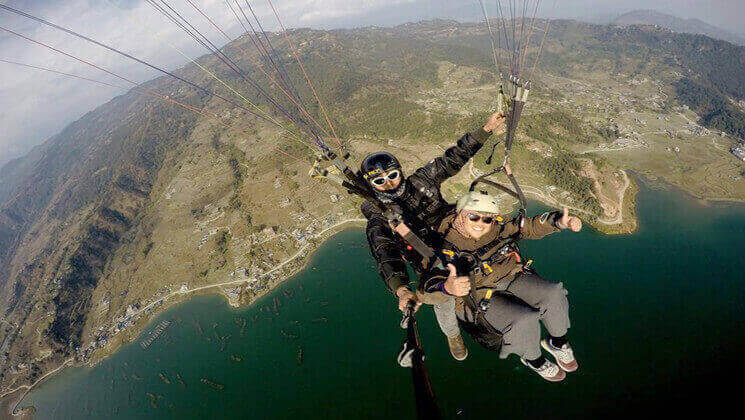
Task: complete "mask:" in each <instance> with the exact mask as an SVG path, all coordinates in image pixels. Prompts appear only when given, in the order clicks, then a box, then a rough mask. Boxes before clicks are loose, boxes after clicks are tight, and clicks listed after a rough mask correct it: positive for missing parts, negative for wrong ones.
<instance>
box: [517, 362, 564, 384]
mask: <svg viewBox="0 0 745 420" xmlns="http://www.w3.org/2000/svg"><path fill="white" fill-rule="evenodd" d="M520 361H521V362H523V364H524V365H525V366H527V367H529V368H531V369H532V370H534V371H535V372H536V373H537V374H539V375H541V378H543V379H545V380H547V381H549V382H560V381H562V380H564V378H566V376H567V373H566V372H564V371H563V370H561V368H560V367H559V366H557V365H556V364H555V363H554V362H552V361H550V360H548V359H546V361H545V362H543V364H542V365H541V366H539V367H537V368H536V367H533V365H531V364H530V363H528V361H527V360H525V359H523V358H522V357H521V358H520Z"/></svg>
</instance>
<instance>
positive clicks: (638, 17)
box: [611, 10, 745, 45]
mask: <svg viewBox="0 0 745 420" xmlns="http://www.w3.org/2000/svg"><path fill="white" fill-rule="evenodd" d="M611 23H612V24H614V25H658V26H662V27H663V28H667V29H670V30H671V31H675V32H681V33H689V34H700V35H706V36H709V37H712V38H716V39H722V40H725V41H728V42H731V43H733V44H738V45H745V37H742V36H739V35H735V34H733V33H731V32H729V31H726V30H724V29H721V28H718V27H716V26H714V25H710V24H708V23H706V22H704V21H702V20H701V19H695V18H693V19H682V18H679V17H676V16H672V15H669V14H666V13H661V12H658V11H655V10H633V11H631V12H628V13H624V14H622V15H621V16H618V17H616V18H615V19H613V21H612V22H611Z"/></svg>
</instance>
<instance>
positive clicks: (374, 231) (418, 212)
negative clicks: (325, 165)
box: [361, 113, 505, 360]
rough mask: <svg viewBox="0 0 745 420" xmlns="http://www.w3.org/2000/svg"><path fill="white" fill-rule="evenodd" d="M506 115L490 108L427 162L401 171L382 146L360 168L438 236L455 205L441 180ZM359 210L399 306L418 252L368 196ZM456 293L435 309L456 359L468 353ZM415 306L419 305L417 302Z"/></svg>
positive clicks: (419, 229) (384, 196)
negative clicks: (474, 126)
mask: <svg viewBox="0 0 745 420" xmlns="http://www.w3.org/2000/svg"><path fill="white" fill-rule="evenodd" d="M504 121H505V119H504V117H503V116H502V115H501V114H499V113H494V114H492V115H491V116H490V117H489V119H488V121H487V122H486V124H484V126H483V127H479V128H478V129H476V130H475V131H473V132H472V133H468V134H466V135H464V136H463V137H461V138H460V139H459V140H458V142H457V144H456V145H454V146H452V147H450V148H449V149H447V150H446V151H445V153H444V154H443V155H442V156H440V157H438V158H436V159H434V160H432V161H431V162H429V163H428V164H426V165H424V166H422V167H421V168H419V169H417V170H416V171H414V173H413V174H412V175H410V176H409V177H405V175H404V172H403V169H402V168H401V164H400V163H399V161H398V159H396V158H395V157H394V156H393V155H391V154H390V153H386V152H378V153H373V154H371V155H369V156H367V157H366V158H365V159H364V160H363V162H362V165H361V174H362V175H363V177H364V178H365V180H366V181H367V182H368V183H369V184H370V187H371V188H372V190H373V191H374V193H375V194H376V195H377V197H378V198H379V199H380V200H381V201H382V202H383V203H388V204H391V205H395V206H397V208H399V209H400V211H401V214H402V216H403V220H404V222H405V223H406V225H407V226H408V227H410V228H411V230H412V231H413V232H415V233H416V234H417V235H418V236H420V238H422V239H423V240H425V241H426V242H428V243H429V240H430V239H433V238H439V236H438V235H436V233H435V232H434V230H435V228H436V227H437V226H439V225H440V221H441V220H442V218H443V217H444V216H445V215H446V214H447V213H448V212H450V211H452V209H453V205H452V204H449V203H448V202H446V201H445V199H444V198H443V197H442V194H441V192H440V185H441V184H442V183H443V182H444V181H445V180H447V179H448V178H450V177H452V176H454V175H456V174H457V173H458V172H459V171H460V169H461V168H462V167H463V166H464V165H465V164H466V163H467V162H468V160H469V159H471V158H472V157H473V156H474V155H475V154H476V153H477V152H478V151H479V149H481V147H482V146H483V144H484V142H485V141H486V140H487V139H488V138H489V136H490V135H491V134H492V133H493V132H495V131H503V129H504V128H503V127H504ZM362 214H364V215H365V217H366V218H367V220H368V222H367V240H368V242H369V244H370V250H371V252H372V254H373V257H374V258H375V260H376V261H377V264H378V271H379V273H380V276H381V277H382V278H383V281H384V283H385V285H386V286H387V287H388V289H389V290H390V291H391V292H392V293H394V294H395V295H396V297H397V298H398V307H399V309H401V310H402V311H403V310H404V309H405V308H406V307H407V305H408V303H409V302H410V301H415V300H416V297H415V295H414V293H413V292H412V291H411V290H410V289H409V288H408V284H409V275H408V272H407V270H406V261H408V262H409V263H411V265H412V268H413V269H414V270H415V271H420V268H421V266H420V262H421V257H420V256H419V254H417V252H416V251H415V250H413V249H411V248H410V247H407V245H406V244H405V243H404V242H403V241H402V240H401V239H400V237H399V236H398V235H397V234H396V233H394V232H393V230H392V229H391V226H390V225H389V222H388V219H387V218H386V217H385V216H384V215H383V214H382V213H381V212H380V211H379V210H377V209H376V208H375V207H374V206H373V205H371V204H370V203H369V202H365V203H363V204H362ZM454 306H455V300H454V299H452V298H451V299H442V300H441V301H440V302H438V304H437V305H435V315H436V318H437V322H438V324H439V325H440V328H441V329H442V331H443V333H444V334H445V335H446V336H447V341H448V345H449V347H450V353H451V354H452V356H453V357H454V358H455V359H456V360H464V359H465V358H466V357H467V356H468V350H467V349H466V346H465V344H464V343H463V339H462V337H461V335H460V329H459V328H458V323H457V319H456V318H455V314H454ZM417 307H418V306H417Z"/></svg>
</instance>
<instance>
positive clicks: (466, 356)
mask: <svg viewBox="0 0 745 420" xmlns="http://www.w3.org/2000/svg"><path fill="white" fill-rule="evenodd" d="M450 355H451V356H453V359H455V360H457V361H459V362H462V361H464V360H466V359H467V358H468V349H466V355H465V356H463V357H462V358H460V359H459V358H457V357H456V356H455V355H454V354H453V353H450Z"/></svg>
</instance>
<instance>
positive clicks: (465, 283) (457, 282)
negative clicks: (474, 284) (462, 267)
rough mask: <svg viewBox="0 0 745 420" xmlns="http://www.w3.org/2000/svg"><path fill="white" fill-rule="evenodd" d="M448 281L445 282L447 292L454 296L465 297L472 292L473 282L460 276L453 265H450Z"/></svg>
mask: <svg viewBox="0 0 745 420" xmlns="http://www.w3.org/2000/svg"><path fill="white" fill-rule="evenodd" d="M448 271H450V274H449V275H448V279H447V280H446V281H445V291H446V292H448V293H450V294H451V295H453V296H458V297H461V296H465V295H467V294H468V292H470V291H471V281H470V280H469V278H468V277H466V276H458V270H456V269H455V266H454V265H453V264H448Z"/></svg>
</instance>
